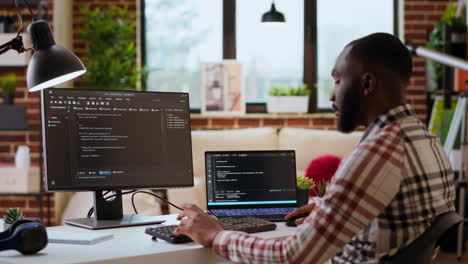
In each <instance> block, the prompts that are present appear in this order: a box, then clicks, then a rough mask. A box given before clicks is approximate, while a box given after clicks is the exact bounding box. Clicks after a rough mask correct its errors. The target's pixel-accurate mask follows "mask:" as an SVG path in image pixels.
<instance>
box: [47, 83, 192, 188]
mask: <svg viewBox="0 0 468 264" xmlns="http://www.w3.org/2000/svg"><path fill="white" fill-rule="evenodd" d="M51 90H60V91H63V90H73V91H87V92H122V93H148V94H155V93H158V94H186V95H188V96H187V107H188V109H187V110H188V113H189V116H190V94H189V93H186V92H160V91H132V90H99V89H84V88H59V87H54V88H47V89H43V90H41V91H40V93H41V94H40V104H41V127H42V129H41V136H42V154H43V155H42V158H43V162H42V164H43V173H44V175H43V180H44V186H45V191H47V192H69V191H74V192H86V191H102V190H141V189H153V190H160V189H168V188H171V189H176V188H190V187H194V182H195V181H194V176H193V153H192V135H191V131H192V129H191V127H192V125H191V118H189V127H190V132H189V135H190V136H189V145H190V157H191V158H190V172H191V175H192V177H191V179H192V182H191V184H187V185H185V184H183V185H182V184H180V185H179V184H174V185H170V184H168V185H161V186H154V185H152V186H150V185H144V186H143V185H124V186H117V185H114V186H96V187H94V186H76V187H70V188H67V187H58V188H54V187H52V188H51V186H49V176H48V173H47V168H48V165H49V164H48V162H49V161H48V159H47V136H46V126H45V124H46V122H45V121H46V120H45V113H46V111H45V103H44V96H45V92H47V91H51Z"/></svg>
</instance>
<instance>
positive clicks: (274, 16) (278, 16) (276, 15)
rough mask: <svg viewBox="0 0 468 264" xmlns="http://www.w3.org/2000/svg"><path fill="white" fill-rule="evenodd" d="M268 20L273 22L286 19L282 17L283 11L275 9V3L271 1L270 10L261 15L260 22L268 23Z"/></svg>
mask: <svg viewBox="0 0 468 264" xmlns="http://www.w3.org/2000/svg"><path fill="white" fill-rule="evenodd" d="M270 22H275V23H278V22H279V23H284V22H286V19H284V15H283V13H281V12H278V11H276V8H275V3H272V4H271V9H270V11H268V12H266V13H265V14H263V16H262V23H270Z"/></svg>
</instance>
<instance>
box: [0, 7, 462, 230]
mask: <svg viewBox="0 0 468 264" xmlns="http://www.w3.org/2000/svg"><path fill="white" fill-rule="evenodd" d="M53 1H54V0H48V2H49V5H50V6H49V8H50V10H53ZM56 1H59V0H56ZM449 2H454V0H446V1H420V0H406V1H404V12H405V16H404V30H405V39H409V40H412V41H414V42H416V43H418V44H425V36H426V32H427V31H428V30H430V29H431V28H432V27H433V24H434V22H435V21H436V20H438V19H440V16H441V14H442V13H443V11H444V10H445V8H446V6H447V3H449ZM81 5H91V6H92V7H96V6H101V7H105V6H110V5H127V6H128V7H129V10H130V11H131V12H136V7H137V5H136V0H74V5H73V18H77V17H79V15H80V12H79V6H81ZM8 12H9V13H10V12H11V14H14V9H11V8H10V9H8ZM22 13H24V14H26V9H23V12H22ZM25 18H26V21H25V22H26V23H27V24H29V23H30V20H31V19H30V17H29V16H27V15H26V17H25ZM50 21H52V20H50ZM79 26H80V25H79V24H78V23H77V22H74V25H73V28H74V29H76V28H79ZM86 45H87V44H86V43H84V42H83V41H81V40H79V39H78V36H77V34H76V33H74V40H73V49H74V52H75V53H76V54H77V55H78V56H80V55H82V54H83V52H84V51H85V50H86ZM0 59H1V57H0ZM10 72H14V73H16V74H17V75H18V90H17V101H16V102H17V104H19V105H26V106H27V108H28V110H27V114H28V124H29V126H30V127H31V128H39V125H40V122H39V97H38V95H39V94H38V93H28V92H27V89H26V78H25V74H26V69H14V68H2V71H0V75H4V74H7V73H10ZM408 98H409V101H410V102H411V103H412V104H413V105H414V107H415V109H416V112H417V113H418V116H419V117H420V118H421V119H422V120H424V121H425V118H426V95H425V70H424V59H422V58H417V57H415V58H414V75H413V77H412V78H411V81H410V86H409V89H408ZM0 122H1V120H0ZM192 125H193V129H232V128H245V127H261V126H269V127H276V128H280V127H285V126H294V127H307V128H317V129H335V127H336V120H335V118H334V116H333V115H331V114H307V115H301V116H294V115H274V116H272V115H249V116H242V117H210V118H207V117H204V116H201V115H192ZM22 144H26V145H29V146H30V147H31V150H32V157H33V161H35V162H37V161H38V159H39V133H38V132H2V131H0V163H5V162H12V161H13V157H14V153H15V151H16V148H17V146H18V145H22ZM53 202H54V201H53V199H52V201H51V206H52V209H53ZM12 206H19V207H22V208H23V209H24V210H25V213H26V215H27V216H38V214H39V209H38V203H37V200H35V199H34V198H32V197H19V196H8V197H0V216H1V215H2V214H3V212H4V210H5V209H6V208H8V207H12ZM53 215H54V212H53V210H52V213H51V216H52V219H53ZM51 224H52V225H54V224H55V223H54V222H52V223H51Z"/></svg>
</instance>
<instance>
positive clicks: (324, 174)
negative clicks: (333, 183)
mask: <svg viewBox="0 0 468 264" xmlns="http://www.w3.org/2000/svg"><path fill="white" fill-rule="evenodd" d="M340 162H341V157H339V156H335V155H323V156H320V157H317V158H315V159H313V160H312V161H311V162H310V163H309V166H308V167H307V170H306V173H305V176H306V177H307V178H309V179H313V180H314V182H315V184H316V185H317V186H318V185H319V184H320V183H323V182H324V181H327V182H330V180H331V178H332V177H333V175H335V172H336V170H337V169H338V167H339V165H340ZM317 186H316V187H315V188H314V189H312V190H310V194H309V196H311V197H312V196H317V195H316V193H318V189H317Z"/></svg>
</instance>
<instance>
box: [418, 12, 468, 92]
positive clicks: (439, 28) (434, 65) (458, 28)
mask: <svg viewBox="0 0 468 264" xmlns="http://www.w3.org/2000/svg"><path fill="white" fill-rule="evenodd" d="M457 10H458V5H457V4H450V5H448V7H447V9H446V10H445V12H444V14H443V15H442V18H441V20H440V21H438V22H437V23H436V24H435V27H434V29H433V30H432V31H431V32H430V33H429V35H428V40H427V42H426V47H427V48H429V49H431V50H435V51H443V50H444V42H445V41H444V31H450V33H451V37H450V42H455V43H460V44H461V45H459V44H456V45H455V46H453V45H452V46H453V47H452V50H451V53H452V55H455V56H457V57H460V56H461V55H463V53H466V51H465V49H466V47H465V45H466V43H465V42H466V40H465V39H466V36H465V35H466V32H465V20H466V19H465V17H464V16H463V15H457ZM457 32H459V33H457ZM452 44H453V43H452ZM460 53H462V54H460ZM426 66H427V71H426V72H427V76H426V77H427V82H428V83H427V87H428V90H429V92H430V93H431V94H433V95H434V94H435V92H437V90H440V89H442V78H443V71H444V66H443V65H442V64H441V63H439V62H437V61H434V60H427V61H426Z"/></svg>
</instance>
